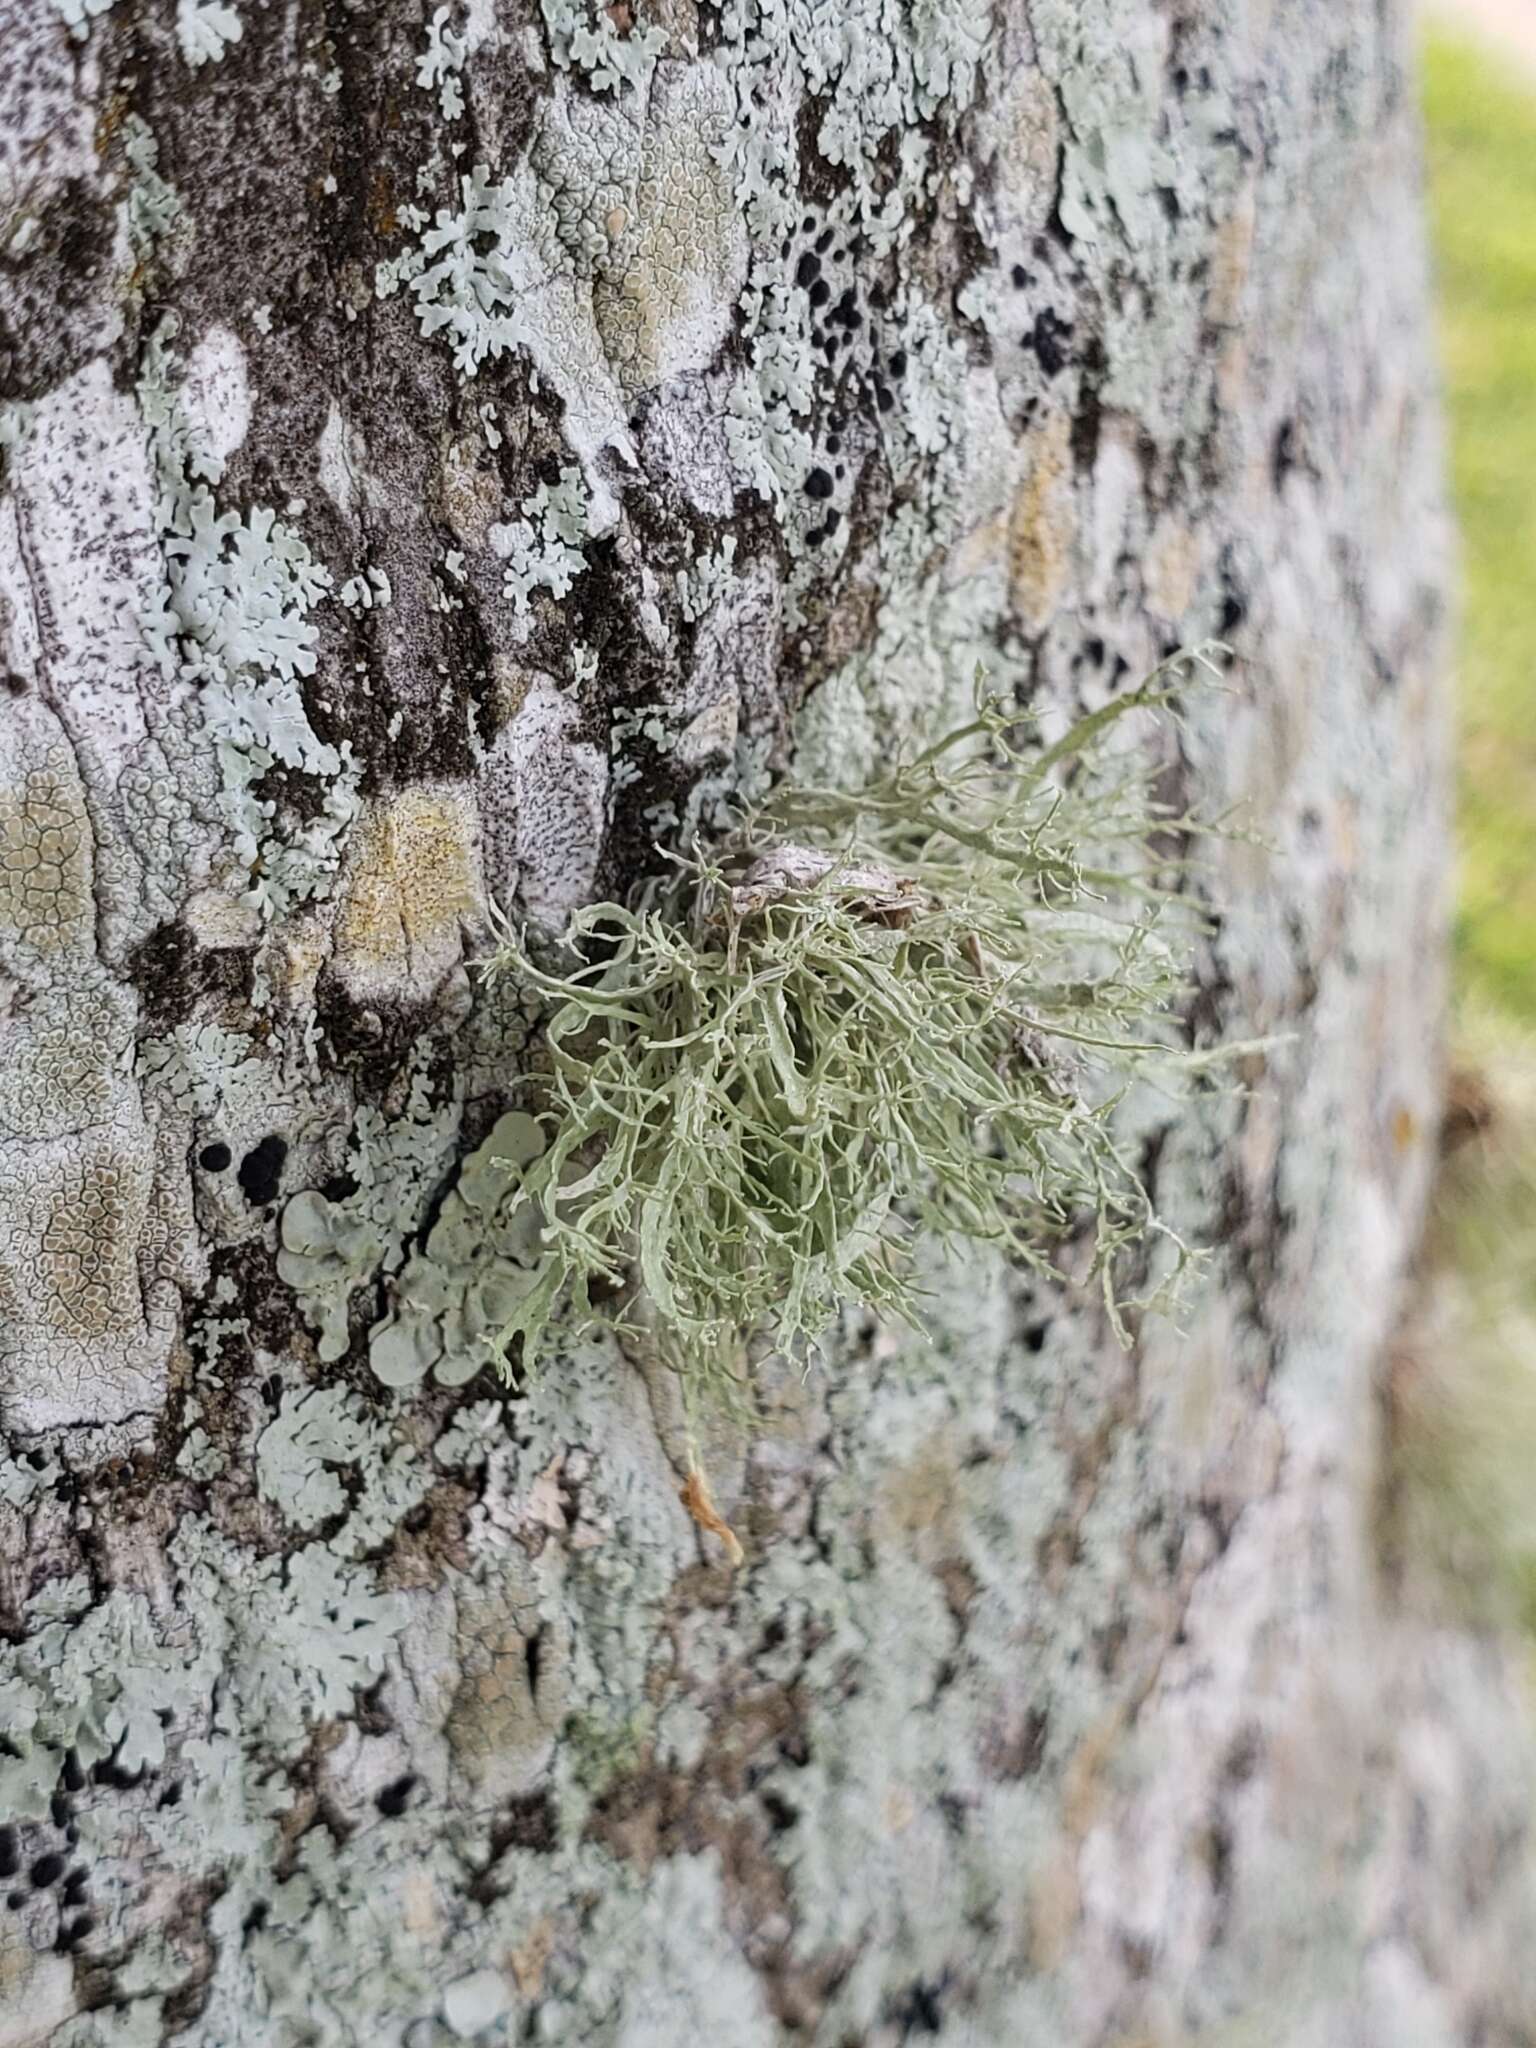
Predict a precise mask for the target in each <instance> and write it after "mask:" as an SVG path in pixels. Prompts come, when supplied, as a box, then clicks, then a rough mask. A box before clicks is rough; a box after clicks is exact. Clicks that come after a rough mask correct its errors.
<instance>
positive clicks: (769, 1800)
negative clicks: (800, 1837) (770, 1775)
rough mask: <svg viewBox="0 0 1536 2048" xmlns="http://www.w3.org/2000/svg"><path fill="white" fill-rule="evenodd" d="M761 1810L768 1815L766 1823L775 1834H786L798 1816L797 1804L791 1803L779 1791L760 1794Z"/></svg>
mask: <svg viewBox="0 0 1536 2048" xmlns="http://www.w3.org/2000/svg"><path fill="white" fill-rule="evenodd" d="M762 1803H763V1811H764V1813H766V1814H767V1816H768V1825H769V1827H771V1828H772V1829H773V1832H774V1833H775V1834H776V1835H782V1834H786V1833H787V1832H788V1831H789V1829H790V1828H792V1827H793V1826H794V1824H795V1822H796V1821H797V1820H798V1819H799V1818H800V1809H799V1807H798V1806H794V1805H791V1803H790V1801H789V1800H787V1799H786V1798H785V1797H784V1796H783V1794H782V1793H780V1792H764V1793H763V1794H762Z"/></svg>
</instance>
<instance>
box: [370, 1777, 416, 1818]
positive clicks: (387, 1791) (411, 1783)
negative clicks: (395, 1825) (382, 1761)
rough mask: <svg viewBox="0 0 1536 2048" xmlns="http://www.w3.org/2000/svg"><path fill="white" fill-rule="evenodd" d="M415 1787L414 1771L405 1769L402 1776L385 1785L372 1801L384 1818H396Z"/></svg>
mask: <svg viewBox="0 0 1536 2048" xmlns="http://www.w3.org/2000/svg"><path fill="white" fill-rule="evenodd" d="M415 1789H416V1773H415V1772H414V1771H407V1772H406V1774H405V1776H404V1777H403V1778H396V1779H395V1781H394V1783H393V1784H391V1785H386V1786H385V1787H384V1789H383V1791H382V1792H381V1793H380V1794H379V1795H378V1797H377V1799H375V1800H374V1802H373V1803H374V1805H375V1806H376V1807H377V1808H378V1809H379V1811H380V1813H382V1814H383V1816H384V1818H385V1819H386V1820H398V1819H399V1817H400V1815H401V1814H402V1813H404V1811H405V1808H406V1802H407V1801H408V1800H409V1798H410V1796H411V1794H412V1792H414V1791H415Z"/></svg>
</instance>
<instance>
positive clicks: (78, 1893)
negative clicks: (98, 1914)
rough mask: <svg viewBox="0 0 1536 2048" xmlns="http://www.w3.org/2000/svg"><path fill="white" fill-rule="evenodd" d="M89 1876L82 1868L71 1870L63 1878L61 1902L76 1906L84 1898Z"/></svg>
mask: <svg viewBox="0 0 1536 2048" xmlns="http://www.w3.org/2000/svg"><path fill="white" fill-rule="evenodd" d="M89 1883H90V1878H89V1876H88V1875H87V1873H86V1872H85V1871H84V1870H83V1869H77V1870H72V1871H71V1872H70V1873H69V1875H68V1877H66V1878H65V1880H64V1891H63V1895H62V1896H63V1902H64V1904H65V1905H66V1906H78V1905H79V1904H81V1902H82V1901H83V1900H84V1898H85V1891H86V1886H87V1885H88V1884H89Z"/></svg>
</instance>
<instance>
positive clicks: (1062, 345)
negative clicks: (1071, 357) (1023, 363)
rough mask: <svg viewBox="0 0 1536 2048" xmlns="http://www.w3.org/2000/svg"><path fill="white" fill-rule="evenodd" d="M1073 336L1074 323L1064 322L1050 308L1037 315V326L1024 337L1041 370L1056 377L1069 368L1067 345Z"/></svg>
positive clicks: (1025, 343) (1025, 344)
mask: <svg viewBox="0 0 1536 2048" xmlns="http://www.w3.org/2000/svg"><path fill="white" fill-rule="evenodd" d="M1071 334H1072V322H1071V321H1070V320H1063V319H1062V318H1061V317H1060V316H1059V315H1058V314H1056V313H1053V312H1052V311H1051V309H1050V307H1049V306H1047V307H1046V309H1045V311H1044V312H1043V313H1040V314H1037V316H1036V318H1035V324H1034V326H1033V327H1032V328H1031V329H1030V331H1029V333H1028V334H1026V335H1025V337H1024V346H1025V347H1026V348H1032V349H1033V350H1034V352H1035V355H1036V358H1037V359H1038V361H1039V364H1040V367H1041V369H1042V370H1043V371H1044V372H1045V374H1046V376H1047V377H1054V376H1056V375H1058V374H1059V372H1060V371H1062V370H1064V369H1065V368H1066V366H1067V357H1068V347H1067V344H1068V342H1069V340H1070V338H1071Z"/></svg>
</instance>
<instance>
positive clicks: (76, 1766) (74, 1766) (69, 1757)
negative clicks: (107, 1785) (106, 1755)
mask: <svg viewBox="0 0 1536 2048" xmlns="http://www.w3.org/2000/svg"><path fill="white" fill-rule="evenodd" d="M59 1783H60V1784H61V1785H62V1786H63V1787H64V1790H65V1791H66V1792H83V1791H84V1790H85V1772H84V1771H83V1770H82V1769H81V1768H80V1756H79V1752H78V1751H76V1750H73V1749H68V1750H66V1751H65V1752H64V1763H63V1766H62V1768H61V1769H60V1771H59ZM4 1875H5V1873H4V1871H0V1877H3V1876H4Z"/></svg>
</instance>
